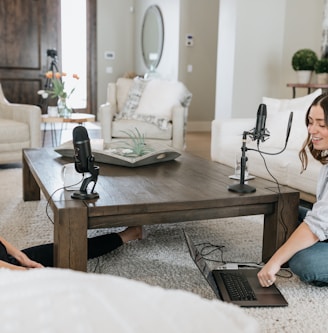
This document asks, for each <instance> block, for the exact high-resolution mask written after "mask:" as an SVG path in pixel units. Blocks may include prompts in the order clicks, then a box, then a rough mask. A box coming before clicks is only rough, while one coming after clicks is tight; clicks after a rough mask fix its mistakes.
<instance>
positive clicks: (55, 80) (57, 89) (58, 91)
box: [38, 71, 80, 99]
mask: <svg viewBox="0 0 328 333" xmlns="http://www.w3.org/2000/svg"><path fill="white" fill-rule="evenodd" d="M45 77H46V78H47V80H50V81H51V84H50V85H49V86H50V88H52V89H51V90H39V91H38V94H39V95H42V97H43V98H45V99H46V98H48V96H49V94H50V96H52V97H58V98H61V99H68V98H69V97H70V96H71V95H72V93H73V92H74V90H75V88H73V89H71V91H70V92H67V91H65V82H64V80H63V78H64V77H67V74H66V73H65V72H62V73H60V72H56V73H54V72H52V71H48V72H47V73H46V74H45ZM72 78H73V79H76V80H79V79H80V77H79V76H78V75H77V74H73V75H72Z"/></svg>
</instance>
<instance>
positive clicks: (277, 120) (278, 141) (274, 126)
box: [262, 89, 322, 150]
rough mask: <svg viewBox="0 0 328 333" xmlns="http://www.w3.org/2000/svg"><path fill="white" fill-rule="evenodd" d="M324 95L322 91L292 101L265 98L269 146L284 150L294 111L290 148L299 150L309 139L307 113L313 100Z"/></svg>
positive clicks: (318, 90)
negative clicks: (290, 116)
mask: <svg viewBox="0 0 328 333" xmlns="http://www.w3.org/2000/svg"><path fill="white" fill-rule="evenodd" d="M321 94H322V90H321V89H317V90H315V91H314V92H313V93H311V94H309V95H306V96H303V97H298V98H292V99H276V98H269V97H263V98H262V103H263V104H266V106H267V114H268V116H267V122H266V127H267V129H268V130H269V131H270V138H269V139H268V142H267V143H266V145H267V146H270V147H275V148H283V146H284V143H285V139H286V129H287V124H288V119H289V115H290V112H291V111H293V123H292V129H291V132H290V137H289V141H288V148H290V149H296V150H299V149H300V148H301V146H302V144H303V142H304V140H305V139H306V137H307V129H306V126H305V115H306V112H307V110H308V108H309V106H310V105H311V103H312V102H313V100H314V99H315V98H316V97H317V96H319V95H321Z"/></svg>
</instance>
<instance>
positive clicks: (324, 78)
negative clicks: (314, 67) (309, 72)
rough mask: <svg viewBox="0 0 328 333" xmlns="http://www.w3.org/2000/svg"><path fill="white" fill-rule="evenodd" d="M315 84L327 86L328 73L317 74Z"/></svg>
mask: <svg viewBox="0 0 328 333" xmlns="http://www.w3.org/2000/svg"><path fill="white" fill-rule="evenodd" d="M317 83H318V84H327V83H328V73H318V74H317Z"/></svg>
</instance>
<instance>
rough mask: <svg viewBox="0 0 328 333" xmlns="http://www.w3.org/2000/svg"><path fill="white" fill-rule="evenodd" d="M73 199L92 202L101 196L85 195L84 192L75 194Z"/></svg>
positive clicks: (96, 194)
mask: <svg viewBox="0 0 328 333" xmlns="http://www.w3.org/2000/svg"><path fill="white" fill-rule="evenodd" d="M71 197H72V198H73V199H79V200H92V199H98V198H99V194H98V193H97V192H92V193H84V192H81V191H79V192H74V193H73V194H72V195H71Z"/></svg>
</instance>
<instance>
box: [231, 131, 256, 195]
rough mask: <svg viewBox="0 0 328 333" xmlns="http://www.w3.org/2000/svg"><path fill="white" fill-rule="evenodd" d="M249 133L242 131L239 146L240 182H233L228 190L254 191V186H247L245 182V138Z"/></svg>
mask: <svg viewBox="0 0 328 333" xmlns="http://www.w3.org/2000/svg"><path fill="white" fill-rule="evenodd" d="M248 134H250V133H249V132H246V131H244V133H243V140H242V141H243V144H242V147H241V152H242V154H241V158H240V159H241V161H240V162H241V163H240V183H239V184H234V185H230V186H228V190H229V191H232V192H237V193H253V192H255V191H256V188H255V187H252V186H249V185H247V184H245V170H246V162H247V156H246V151H247V147H246V138H247V135H248Z"/></svg>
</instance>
